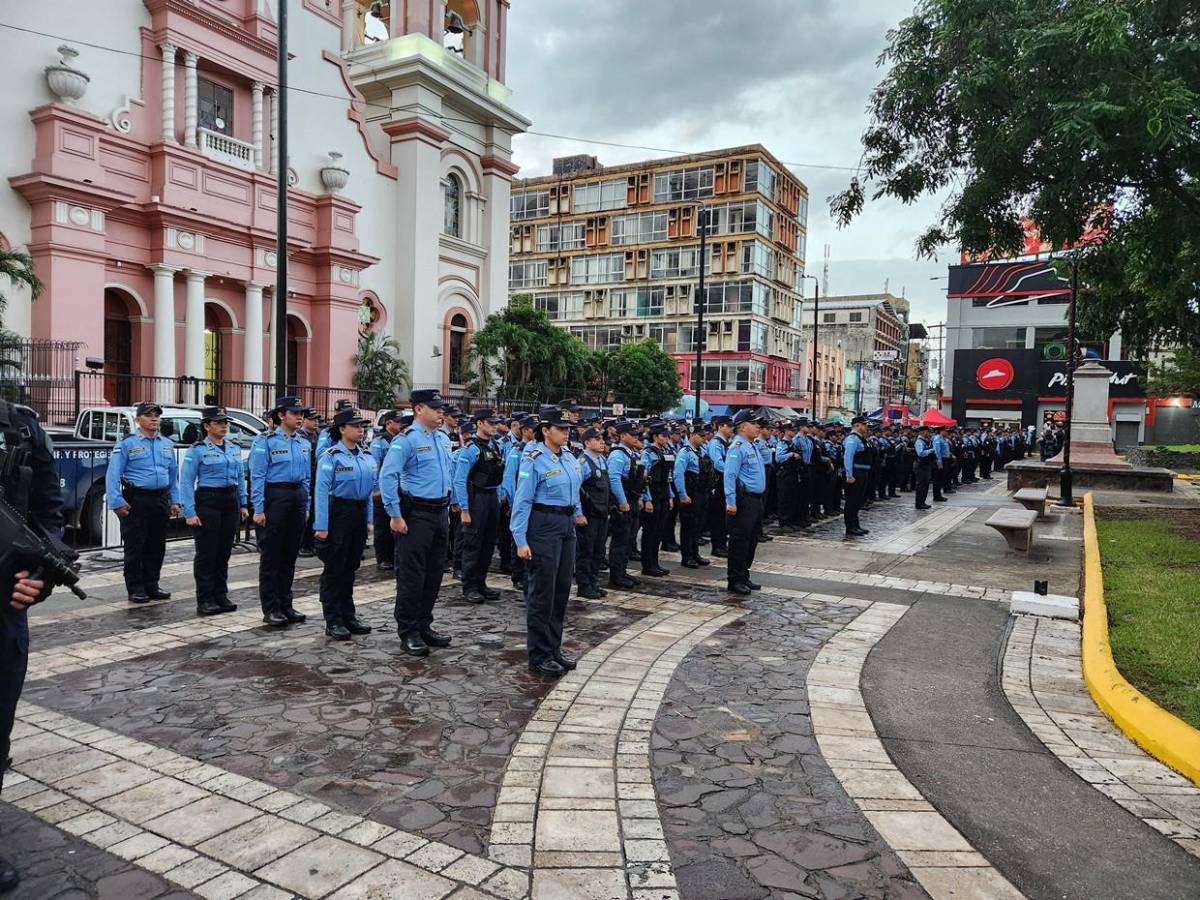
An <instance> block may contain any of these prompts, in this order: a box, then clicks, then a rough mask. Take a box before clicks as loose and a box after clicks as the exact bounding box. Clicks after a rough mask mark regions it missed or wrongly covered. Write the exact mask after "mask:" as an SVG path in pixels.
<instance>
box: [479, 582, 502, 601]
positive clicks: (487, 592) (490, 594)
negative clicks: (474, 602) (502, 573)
mask: <svg viewBox="0 0 1200 900" xmlns="http://www.w3.org/2000/svg"><path fill="white" fill-rule="evenodd" d="M479 593H481V594H483V597H484V599H485V600H499V599H500V592H499V591H498V590H496V589H495V588H490V587H488V586H487V585H486V584H485V585H484V586H483V587H481V588H480V589H479Z"/></svg>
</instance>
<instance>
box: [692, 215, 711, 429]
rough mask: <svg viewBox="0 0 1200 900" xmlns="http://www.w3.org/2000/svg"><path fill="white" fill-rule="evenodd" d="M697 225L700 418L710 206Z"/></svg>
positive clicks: (697, 350)
mask: <svg viewBox="0 0 1200 900" xmlns="http://www.w3.org/2000/svg"><path fill="white" fill-rule="evenodd" d="M696 227H697V228H699V229H700V285H699V287H698V289H697V292H696V375H695V379H696V414H695V417H696V419H698V420H701V421H702V420H703V419H704V416H703V415H702V414H701V411H700V390H701V388H700V384H701V382H702V381H703V380H704V375H703V371H704V369H703V365H704V307H705V306H707V305H708V297H707V296H706V295H705V293H704V274H705V269H707V268H708V265H707V261H706V260H705V252H706V251H707V250H708V207H707V206H705V205H704V204H703V203H701V204H700V207H699V209H698V210H697V212H696Z"/></svg>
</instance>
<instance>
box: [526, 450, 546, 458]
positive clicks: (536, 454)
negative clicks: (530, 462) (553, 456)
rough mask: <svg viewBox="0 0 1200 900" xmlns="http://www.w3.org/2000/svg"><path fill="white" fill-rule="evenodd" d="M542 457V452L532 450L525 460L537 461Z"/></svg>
mask: <svg viewBox="0 0 1200 900" xmlns="http://www.w3.org/2000/svg"><path fill="white" fill-rule="evenodd" d="M541 455H542V451H541V450H530V451H529V452H528V453H526V454H525V458H526V459H537V458H538V457H539V456H541Z"/></svg>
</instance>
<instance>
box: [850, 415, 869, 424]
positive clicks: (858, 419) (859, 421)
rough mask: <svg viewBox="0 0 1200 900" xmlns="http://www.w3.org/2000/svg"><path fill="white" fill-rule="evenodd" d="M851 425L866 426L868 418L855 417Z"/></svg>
mask: <svg viewBox="0 0 1200 900" xmlns="http://www.w3.org/2000/svg"><path fill="white" fill-rule="evenodd" d="M850 424H851V425H866V424H867V417H866V416H855V417H854V418H853V419H851V420H850Z"/></svg>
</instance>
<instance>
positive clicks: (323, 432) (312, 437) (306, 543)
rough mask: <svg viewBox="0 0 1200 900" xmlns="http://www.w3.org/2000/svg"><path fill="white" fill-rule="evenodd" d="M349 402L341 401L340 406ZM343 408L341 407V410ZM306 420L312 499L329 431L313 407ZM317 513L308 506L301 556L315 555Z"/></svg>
mask: <svg viewBox="0 0 1200 900" xmlns="http://www.w3.org/2000/svg"><path fill="white" fill-rule="evenodd" d="M346 402H348V401H345V400H339V401H338V403H339V404H343V403H346ZM340 408H341V407H340V406H339V409H340ZM303 415H304V419H303V421H302V422H301V423H300V434H301V436H302V437H304V438H306V439H307V440H308V443H309V446H311V447H312V454H311V455H310V456H309V458H308V460H309V462H308V484H309V488H310V491H309V495H310V498H311V494H312V491H311V488H312V487H313V486H314V485H315V484H316V483H317V457H319V456H320V455H321V454H322V453H324V452H325V451H326V450H327V449H328V448H329V431H328V430H327V429H325V428H322V427H321V424H322V423H321V415H320V413H318V412H317V411H316V410H315V409H313V408H312V407H311V406H310V407H308V408H307V409H305V410H304V413H303ZM314 515H315V512H314V510H313V505H312V504H311V503H309V504H308V518H307V521H306V524H305V527H304V536H303V537H302V538H301V539H300V555H301V556H303V557H306V558H307V557H310V556H312V555H313V552H314V551H313V530H312V524H313V516H314Z"/></svg>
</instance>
